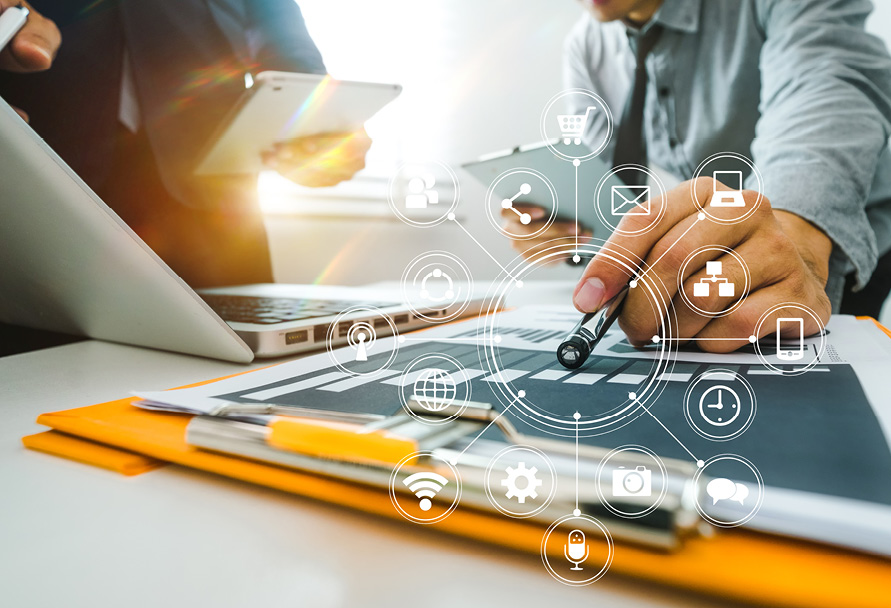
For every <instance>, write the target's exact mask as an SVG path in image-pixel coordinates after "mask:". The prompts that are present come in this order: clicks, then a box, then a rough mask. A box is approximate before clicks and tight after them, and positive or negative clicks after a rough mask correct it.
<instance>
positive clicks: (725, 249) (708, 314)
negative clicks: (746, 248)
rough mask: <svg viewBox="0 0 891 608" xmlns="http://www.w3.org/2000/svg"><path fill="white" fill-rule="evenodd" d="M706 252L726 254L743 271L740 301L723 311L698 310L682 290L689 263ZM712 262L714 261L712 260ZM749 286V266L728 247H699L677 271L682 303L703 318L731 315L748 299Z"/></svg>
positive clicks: (750, 280) (750, 282)
mask: <svg viewBox="0 0 891 608" xmlns="http://www.w3.org/2000/svg"><path fill="white" fill-rule="evenodd" d="M707 251H720V252H722V253H726V254H727V255H729V256H730V257H732V258H733V259H734V260H736V261H737V262H739V265H740V266H741V267H742V269H743V276H744V277H745V279H746V284H745V287H744V289H743V290H742V293H743V296H742V297H741V298H740V299H738V300H737V301H736V302H734V303H733V304H731V305H730V306H729V307H728V308H725V309H724V310H719V311H717V312H710V311H707V310H703V309H702V308H699V307H698V306H696V305H695V304H693V302H691V301H690V298H689V296H687V290H686V289H684V275H685V274H686V273H687V266H689V265H690V262H692V261H693V258H695V257H696V256H698V255H700V254H702V253H705V252H707ZM712 261H714V260H712ZM751 286H752V279H751V272H750V271H749V266H748V265H747V264H746V261H745V260H744V259H742V256H741V255H739V254H738V253H736V252H735V251H734V250H733V249H730V248H729V247H724V246H723V245H705V246H703V247H700V248H699V249H696V250H695V251H693V252H692V253H690V255H688V256H687V257H686V258H685V259H684V263H683V264H681V269H680V270H679V271H678V291H679V292H680V294H681V299H683V300H684V303H685V304H686V305H687V306H689V307H690V309H691V310H692V311H693V312H695V313H698V314H699V315H701V316H703V317H709V318H716V317H725V316H727V315H729V314H730V313H732V312H733V311H735V310H736V309H738V308H739V307H740V306H742V305H743V302H745V301H746V298H748V297H749V288H750V287H751Z"/></svg>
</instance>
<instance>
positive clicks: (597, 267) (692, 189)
mask: <svg viewBox="0 0 891 608" xmlns="http://www.w3.org/2000/svg"><path fill="white" fill-rule="evenodd" d="M716 187H717V189H719V190H725V189H726V186H723V185H722V184H719V183H717V182H715V180H713V179H711V178H700V179H696V180H692V181H689V182H685V183H683V184H681V185H680V186H678V187H677V188H675V189H673V190H670V191H669V192H668V193H666V194H665V195H664V196H660V197H658V198H656V199H653V200H652V201H650V209H651V213H652V214H656V216H657V217H660V219H659V221H658V222H656V223H655V225H652V224H653V219H652V216H651V215H627V216H625V217H624V218H622V221H621V222H620V223H619V226H618V228H617V230H616V232H614V233H613V234H612V236H610V238H609V240H608V241H607V242H606V244H605V245H604V247H603V250H602V252H601V254H598V255H596V256H595V257H594V259H592V260H591V262H590V263H589V264H588V266H587V268H586V269H585V271H584V273H583V275H582V278H581V280H580V281H579V284H578V286H577V287H576V292H575V294H574V298H573V301H574V303H575V306H576V308H578V309H579V310H581V311H583V312H592V311H594V310H597V308H599V306H600V305H601V304H603V302H605V301H606V300H608V299H609V298H612V297H613V296H614V295H615V294H617V293H618V292H619V291H620V290H621V289H622V288H623V287H624V286H625V284H626V283H627V282H628V280H629V278H631V275H632V274H634V272H635V269H629V268H627V267H623V266H621V265H618V266H616V265H612V264H606V263H604V261H605V260H606V258H609V257H613V258H615V257H619V258H623V259H625V260H627V261H628V262H629V264H628V265H629V266H630V265H631V264H630V262H632V261H634V260H643V259H645V258H646V257H647V256H648V254H649V252H650V251H651V250H652V249H653V247H654V246H655V245H656V244H657V243H659V242H660V241H661V240H662V239H664V238H665V236H666V235H667V234H668V233H669V232H671V231H672V230H673V229H674V228H675V227H676V226H677V225H678V224H680V223H681V222H683V221H684V220H686V219H687V218H689V217H691V216H693V217H704V215H703V216H700V215H699V213H700V212H699V207H698V206H697V203H696V201H700V202H702V201H709V200H710V199H711V196H712V194H713V193H714V191H715V189H716ZM758 196H759V195H758V194H756V193H754V192H744V193H743V197H744V199H745V200H746V202H747V204H751V205H753V204H754V203H755V201H756V200H758ZM717 211H718V212H721V211H722V210H720V209H719V210H717ZM724 213H726V210H724ZM712 215H715V216H716V217H721V216H720V215H717V214H716V213H712ZM651 225H652V226H651ZM716 225H721V224H717V223H716ZM686 227H689V224H687V225H686ZM686 227H685V228H684V229H686ZM675 234H678V238H679V237H680V235H681V234H683V230H680V231H675ZM676 240H677V239H673V240H671V241H670V243H674V242H675V241H676ZM594 277H596V278H598V279H600V281H598V282H594V283H595V284H598V283H599V284H602V285H603V286H604V288H605V289H604V290H603V291H601V292H596V290H594V289H584V286H585V284H586V282H587V279H589V278H594ZM592 307H593V308H592Z"/></svg>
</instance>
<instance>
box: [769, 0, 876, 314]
mask: <svg viewBox="0 0 891 608" xmlns="http://www.w3.org/2000/svg"><path fill="white" fill-rule="evenodd" d="M756 1H757V2H758V14H759V19H760V26H761V28H762V29H763V32H764V36H765V42H764V46H763V49H762V53H761V62H760V63H761V75H762V90H761V119H760V120H759V122H758V125H757V129H756V139H755V141H754V142H753V145H752V153H753V155H754V160H755V164H756V165H757V166H758V167H759V169H760V170H761V172H762V174H763V177H764V190H763V191H764V192H765V193H766V194H767V195H768V196H769V197H770V201H771V205H772V206H773V207H774V208H775V209H782V210H786V211H790V212H792V213H795V214H797V215H799V216H801V217H803V218H805V219H807V220H808V221H810V222H812V223H813V224H814V225H816V226H817V227H819V228H820V229H821V230H823V232H825V233H826V234H827V235H828V236H829V237H830V238H831V239H832V241H833V242H834V250H833V259H832V260H830V272H831V275H832V276H830V285H827V291H828V292H830V296H833V295H838V296H840V284H839V283H840V282H841V281H843V279H844V275H845V274H847V273H849V272H850V271H851V270H854V271H856V273H857V285H858V288H859V287H862V286H863V285H865V283H866V282H867V281H868V280H869V277H870V275H871V274H872V272H873V270H874V268H875V265H876V260H877V248H876V238H875V234H874V232H873V230H872V228H871V226H870V223H869V220H868V219H867V215H866V211H865V205H866V201H867V199H868V197H869V194H870V186H871V184H872V183H873V178H874V175H875V172H876V168H877V165H878V161H879V156H880V154H881V152H882V150H883V149H884V148H885V146H886V145H887V142H888V136H889V131H891V77H889V74H891V69H889V68H891V59H889V56H888V52H887V50H886V48H885V46H884V44H883V43H882V42H881V41H880V40H878V39H877V38H875V37H873V36H871V35H869V34H867V33H866V32H865V30H864V22H865V20H866V17H867V16H868V15H869V13H870V11H871V9H872V4H871V3H870V2H868V1H867V0H796V1H794V2H790V1H789V0H756ZM834 291H838V293H837V294H833V293H832V292H834ZM833 299H834V300H835V299H838V298H833ZM835 304H836V305H837V302H835Z"/></svg>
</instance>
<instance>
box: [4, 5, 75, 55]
mask: <svg viewBox="0 0 891 608" xmlns="http://www.w3.org/2000/svg"><path fill="white" fill-rule="evenodd" d="M23 4H24V5H25V6H26V7H27V8H28V9H29V10H30V13H29V15H28V21H27V22H26V23H25V25H24V26H23V27H22V29H21V30H20V31H19V33H18V34H16V35H15V37H14V38H13V39H12V42H11V43H10V44H9V46H8V47H7V48H6V49H4V51H3V52H2V53H0V69H5V70H10V71H13V72H37V71H42V70H47V69H49V67H50V66H51V65H52V63H53V59H55V57H56V53H57V52H58V50H59V45H60V44H61V42H62V35H61V34H60V33H59V28H57V27H56V24H55V23H53V22H52V21H50V20H49V19H47V18H46V17H44V16H42V15H41V14H40V13H38V12H37V11H35V10H34V9H33V8H32V7H31V6H30V5H28V4H27V3H23ZM10 5H11V3H9V2H7V1H5V0H4V2H3V8H4V9H5V8H9V6H10Z"/></svg>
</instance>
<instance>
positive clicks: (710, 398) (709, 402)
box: [699, 384, 741, 426]
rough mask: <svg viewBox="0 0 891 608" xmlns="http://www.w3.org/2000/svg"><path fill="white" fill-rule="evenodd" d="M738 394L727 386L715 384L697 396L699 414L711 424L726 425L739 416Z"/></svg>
mask: <svg viewBox="0 0 891 608" xmlns="http://www.w3.org/2000/svg"><path fill="white" fill-rule="evenodd" d="M740 409H741V408H740V400H739V395H737V394H736V391H734V390H733V389H732V388H730V387H729V386H726V385H724V384H717V385H715V386H712V387H710V388H709V389H708V390H706V391H705V392H704V393H703V394H702V397H700V398H699V414H700V415H701V416H702V418H703V419H704V420H705V421H706V422H708V423H709V424H711V425H712V426H727V425H728V424H730V423H732V422H733V421H734V420H736V419H737V418H739V411H740Z"/></svg>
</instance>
